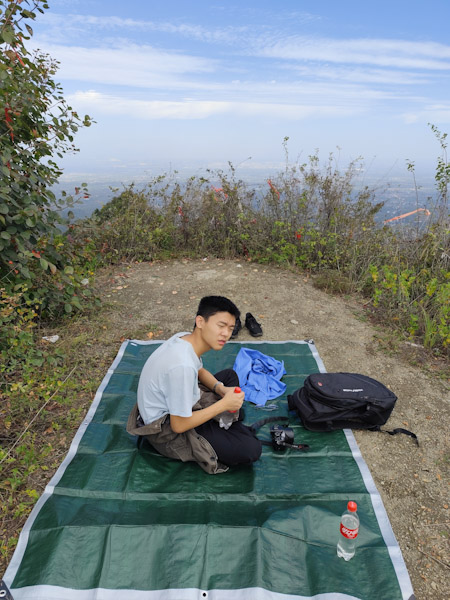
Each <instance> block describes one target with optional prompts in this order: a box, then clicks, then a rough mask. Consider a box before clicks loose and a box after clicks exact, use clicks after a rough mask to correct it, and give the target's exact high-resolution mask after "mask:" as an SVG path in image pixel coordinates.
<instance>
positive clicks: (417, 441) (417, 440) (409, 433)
mask: <svg viewBox="0 0 450 600" xmlns="http://www.w3.org/2000/svg"><path fill="white" fill-rule="evenodd" d="M369 431H381V433H388V434H389V435H396V434H397V433H404V434H405V435H409V437H412V438H413V440H414V441H415V443H416V444H417V446H419V438H418V437H417V435H416V434H415V433H413V432H412V431H408V430H407V429H403V428H402V427H397V428H396V429H392V430H391V431H389V430H388V429H381V427H380V426H379V425H375V426H374V427H371V428H370V429H369Z"/></svg>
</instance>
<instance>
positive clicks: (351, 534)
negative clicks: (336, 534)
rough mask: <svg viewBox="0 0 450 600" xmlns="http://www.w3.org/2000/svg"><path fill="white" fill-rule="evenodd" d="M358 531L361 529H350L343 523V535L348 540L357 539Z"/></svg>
mask: <svg viewBox="0 0 450 600" xmlns="http://www.w3.org/2000/svg"><path fill="white" fill-rule="evenodd" d="M358 530H359V527H357V528H356V529H349V528H348V527H345V525H342V523H341V533H342V535H343V536H344V537H346V538H348V539H349V540H354V539H355V538H356V536H357V535H358Z"/></svg>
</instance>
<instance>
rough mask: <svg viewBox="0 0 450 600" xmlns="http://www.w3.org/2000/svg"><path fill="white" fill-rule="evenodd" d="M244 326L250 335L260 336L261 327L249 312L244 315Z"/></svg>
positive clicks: (261, 332)
mask: <svg viewBox="0 0 450 600" xmlns="http://www.w3.org/2000/svg"><path fill="white" fill-rule="evenodd" d="M245 326H246V327H247V329H248V330H249V332H250V335H252V336H253V337H261V336H262V334H263V330H262V327H261V325H260V324H259V323H258V321H257V320H256V319H255V317H254V316H253V315H252V314H251V313H247V314H246V315H245Z"/></svg>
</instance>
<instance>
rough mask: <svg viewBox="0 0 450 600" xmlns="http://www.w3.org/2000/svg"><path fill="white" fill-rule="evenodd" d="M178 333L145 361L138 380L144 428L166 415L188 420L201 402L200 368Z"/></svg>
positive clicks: (189, 345) (139, 405) (199, 363)
mask: <svg viewBox="0 0 450 600" xmlns="http://www.w3.org/2000/svg"><path fill="white" fill-rule="evenodd" d="M188 334H189V332H182V333H177V334H175V335H174V336H172V337H171V338H170V339H168V340H167V341H166V342H164V343H163V344H162V345H161V346H159V348H157V349H156V350H155V351H154V352H153V354H151V355H150V356H149V358H148V359H147V361H146V363H145V365H144V367H143V369H142V373H141V377H140V379H139V385H138V391H137V402H138V408H139V413H140V415H141V417H142V420H143V421H144V423H145V424H146V425H148V424H149V423H153V421H156V420H157V419H159V418H160V417H162V416H163V415H166V414H171V415H177V416H179V417H190V416H191V415H192V407H193V406H194V404H195V403H196V402H197V401H198V400H199V399H200V389H199V387H198V371H199V369H201V368H202V366H203V363H202V360H201V358H199V357H198V356H197V354H196V353H195V351H194V348H193V346H192V344H190V343H189V342H187V341H186V340H182V339H181V337H182V336H185V335H188Z"/></svg>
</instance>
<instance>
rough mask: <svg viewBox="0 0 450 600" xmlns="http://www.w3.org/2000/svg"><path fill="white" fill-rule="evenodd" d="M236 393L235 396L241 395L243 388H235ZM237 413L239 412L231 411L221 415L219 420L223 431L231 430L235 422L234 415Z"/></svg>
mask: <svg viewBox="0 0 450 600" xmlns="http://www.w3.org/2000/svg"><path fill="white" fill-rule="evenodd" d="M234 393H235V394H240V393H241V388H240V387H235V388H234ZM235 412H237V410H230V411H227V412H224V413H222V414H221V415H220V418H219V427H222V428H223V429H230V427H231V425H232V424H233V422H234V416H233V413H235Z"/></svg>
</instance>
